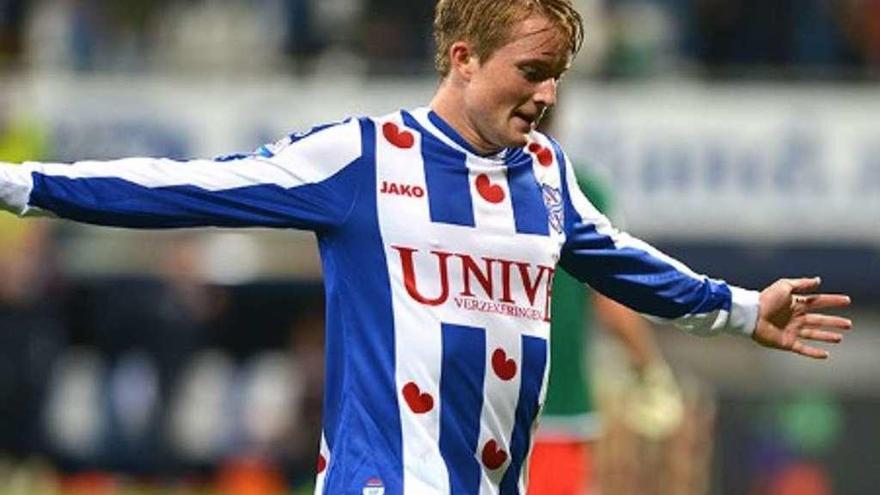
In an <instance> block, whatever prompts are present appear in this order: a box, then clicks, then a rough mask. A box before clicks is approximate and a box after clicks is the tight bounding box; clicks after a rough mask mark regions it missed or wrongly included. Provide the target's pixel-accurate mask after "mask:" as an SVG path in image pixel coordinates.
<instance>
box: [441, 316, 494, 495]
mask: <svg viewBox="0 0 880 495" xmlns="http://www.w3.org/2000/svg"><path fill="white" fill-rule="evenodd" d="M442 331H443V362H442V373H441V377H440V453H441V454H442V455H443V460H444V461H446V466H447V468H448V471H449V486H450V492H451V493H452V494H453V495H458V494H469V493H479V491H480V474H481V466H480V463H479V462H477V458H476V456H475V452H476V451H477V443H478V442H479V439H480V438H479V437H480V414H481V412H482V408H483V379H484V377H485V373H486V370H485V367H486V332H485V330H483V329H481V328H473V327H466V326H459V325H449V324H443V327H442Z"/></svg>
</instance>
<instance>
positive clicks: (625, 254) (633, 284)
mask: <svg viewBox="0 0 880 495" xmlns="http://www.w3.org/2000/svg"><path fill="white" fill-rule="evenodd" d="M553 147H554V152H555V153H556V156H557V158H558V159H559V168H560V174H562V178H563V180H562V194H563V199H564V203H565V230H566V242H565V245H563V247H562V253H561V257H560V260H559V263H560V265H561V266H562V267H563V268H564V269H565V271H567V272H568V273H570V274H572V275H573V276H574V277H575V278H577V279H578V280H580V281H581V282H584V283H587V284H589V285H590V286H591V287H593V288H594V289H596V290H597V291H599V292H600V293H602V294H604V295H605V296H607V297H610V298H612V299H614V300H616V301H618V302H620V303H622V304H624V305H626V306H628V307H630V308H632V309H634V310H636V311H638V312H640V313H645V314H649V315H653V316H659V317H661V318H666V319H675V318H679V317H682V316H685V315H688V314H707V313H711V312H713V311H717V310H728V311H729V310H730V304H731V293H730V288H729V287H728V286H727V284H724V283H722V282H716V281H712V280H708V279H704V278H694V277H693V276H691V275H690V274H688V273H684V272H682V271H680V270H678V268H676V267H675V266H673V265H672V264H671V263H669V262H668V261H667V260H664V259H662V258H658V257H656V256H654V255H652V254H651V253H649V252H647V251H644V250H642V249H639V248H637V247H630V246H618V245H616V244H615V243H614V240H613V239H612V238H611V237H610V236H608V235H605V234H602V233H600V232H598V231H597V230H596V225H595V224H592V223H585V222H584V219H583V218H581V216H580V213H578V211H577V210H576V209H575V207H574V203H573V202H572V199H571V191H570V190H569V184H568V180H567V179H566V177H567V174H566V168H567V166H568V165H567V164H566V161H565V155H563V153H562V150H561V149H560V148H559V145H558V144H557V143H556V142H553Z"/></svg>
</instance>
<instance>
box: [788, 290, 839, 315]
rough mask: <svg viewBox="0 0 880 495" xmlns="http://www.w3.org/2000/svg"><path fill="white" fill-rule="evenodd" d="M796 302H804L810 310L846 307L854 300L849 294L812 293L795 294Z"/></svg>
mask: <svg viewBox="0 0 880 495" xmlns="http://www.w3.org/2000/svg"><path fill="white" fill-rule="evenodd" d="M794 297H795V299H794V300H795V302H796V303H802V304H804V307H805V308H806V309H807V310H808V311H813V310H816V309H828V308H844V307H846V306H849V304H850V302H852V301H851V300H850V298H849V296H846V295H843V294H810V295H807V296H794Z"/></svg>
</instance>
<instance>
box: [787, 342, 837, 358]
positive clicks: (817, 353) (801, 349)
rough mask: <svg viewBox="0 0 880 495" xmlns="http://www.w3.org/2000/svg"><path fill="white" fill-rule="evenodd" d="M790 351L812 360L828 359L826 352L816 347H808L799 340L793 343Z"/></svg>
mask: <svg viewBox="0 0 880 495" xmlns="http://www.w3.org/2000/svg"><path fill="white" fill-rule="evenodd" d="M791 351H792V352H794V353H796V354H800V355H801V356H807V357H809V358H813V359H828V351H826V350H824V349H819V348H818V347H813V346H809V345H807V344H804V343H803V342H801V341H800V340H796V341H795V343H794V345H792V347H791Z"/></svg>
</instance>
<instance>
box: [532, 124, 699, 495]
mask: <svg viewBox="0 0 880 495" xmlns="http://www.w3.org/2000/svg"><path fill="white" fill-rule="evenodd" d="M556 113H557V110H555V109H554V110H553V111H550V112H547V114H546V115H545V117H544V118H543V119H542V120H541V123H540V126H541V130H542V132H546V133H548V134H549V135H551V136H552V135H554V134H555V133H554V125H555V115H556ZM573 160H575V162H576V163H575V169H576V170H577V175H578V185H579V186H580V188H581V190H582V191H583V192H584V194H585V195H586V197H587V198H588V199H589V200H590V202H592V203H593V206H595V207H596V208H598V209H599V211H601V212H602V213H604V214H605V215H608V216H613V215H612V214H611V210H612V207H611V200H610V197H609V194H610V192H609V191H608V190H607V189H606V188H605V187H603V186H602V184H601V180H600V179H599V178H598V177H597V176H594V175H590V174H589V173H588V172H587V171H586V170H585V169H584V167H578V166H577V159H576V158H574V159H573ZM552 315H553V317H552V323H551V330H550V332H551V337H552V338H551V341H550V353H551V354H550V378H549V384H548V388H547V398H546V402H545V404H544V408H543V410H542V416H541V422H540V426H539V427H538V431H537V433H536V436H535V445H534V448H533V449H532V456H531V461H530V464H529V486H528V493H529V495H581V494H588V493H597V488H598V478H597V477H596V472H595V471H596V457H595V447H596V440H597V439H598V438H599V436H600V435H601V434H602V418H601V415H600V413H599V411H598V408H597V404H596V397H595V395H594V391H593V385H592V383H593V380H594V377H592V376H591V375H590V370H592V369H593V366H592V364H591V360H590V355H591V354H592V353H593V351H594V349H593V343H592V341H593V338H594V335H593V334H594V331H595V330H596V329H599V328H601V329H604V330H607V331H609V332H610V333H611V335H613V336H614V337H615V338H616V340H618V342H619V343H620V344H622V348H623V349H624V351H625V356H626V358H627V359H628V360H629V364H630V366H631V368H632V370H633V371H634V373H635V377H636V379H635V380H634V383H635V386H634V387H633V388H632V390H631V392H633V393H632V395H633V397H632V399H631V401H630V402H629V405H630V406H631V407H632V408H633V409H638V411H637V412H636V411H633V414H632V415H633V417H634V416H635V415H641V418H640V419H639V421H641V422H642V423H646V422H648V421H650V422H653V423H654V425H655V426H654V428H657V429H661V430H662V432H663V433H668V432H669V431H671V430H672V429H673V428H675V427H676V426H677V425H678V424H679V422H680V420H681V417H682V404H681V396H680V394H679V391H678V388H677V386H676V383H675V380H674V378H673V376H672V373H671V371H670V370H669V368H668V366H667V365H666V362H665V361H664V359H663V357H662V355H661V354H660V351H659V348H658V347H657V343H656V342H655V341H654V336H653V333H652V332H653V329H652V328H651V325H650V324H649V323H648V322H647V321H646V320H645V319H644V318H643V317H642V316H640V315H639V314H638V313H636V312H634V311H632V310H630V309H628V308H627V307H625V306H623V305H621V304H619V303H617V302H614V301H612V300H611V299H608V298H607V297H605V296H603V295H601V294H599V293H597V292H595V291H593V290H591V289H589V288H588V287H586V286H584V284H582V283H580V282H578V281H577V280H576V279H575V278H574V277H572V276H571V275H569V274H568V273H567V272H566V271H565V270H563V269H562V268H560V269H558V270H557V271H556V273H555V274H554V279H553V306H552ZM646 426H647V425H646Z"/></svg>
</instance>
